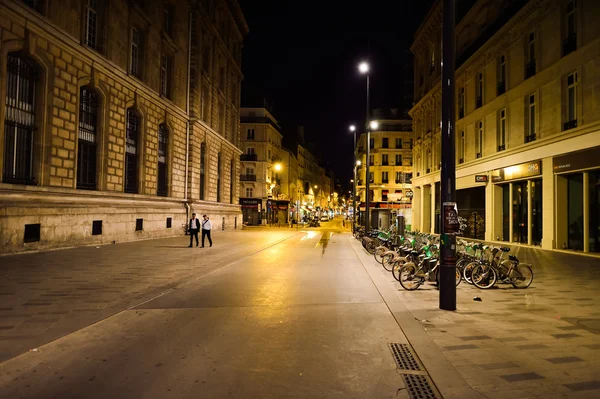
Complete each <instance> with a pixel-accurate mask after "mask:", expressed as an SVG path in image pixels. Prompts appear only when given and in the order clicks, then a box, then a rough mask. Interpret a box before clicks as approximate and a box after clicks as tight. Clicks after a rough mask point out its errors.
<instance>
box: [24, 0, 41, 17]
mask: <svg viewBox="0 0 600 399" xmlns="http://www.w3.org/2000/svg"><path fill="white" fill-rule="evenodd" d="M21 1H22V2H23V3H24V4H25V5H27V6H28V7H30V8H31V9H33V10H35V11H37V12H39V13H40V14H44V11H45V10H44V0H21Z"/></svg>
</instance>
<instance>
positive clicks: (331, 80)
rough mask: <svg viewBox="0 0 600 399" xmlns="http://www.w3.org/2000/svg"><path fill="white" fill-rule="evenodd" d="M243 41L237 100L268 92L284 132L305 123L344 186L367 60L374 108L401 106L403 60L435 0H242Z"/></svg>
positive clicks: (249, 101)
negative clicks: (351, 131)
mask: <svg viewBox="0 0 600 399" xmlns="http://www.w3.org/2000/svg"><path fill="white" fill-rule="evenodd" d="M240 4H241V6H242V10H243V12H244V15H245V17H246V20H247V22H248V25H249V28H250V33H249V34H248V36H247V37H246V38H245V40H244V53H243V59H242V70H243V72H244V82H243V86H242V106H253V105H257V104H256V99H257V98H266V99H267V100H268V101H269V102H270V103H271V104H272V106H273V109H272V111H273V116H274V117H275V118H276V119H277V120H278V121H279V123H280V125H281V126H282V129H283V134H284V136H286V135H287V136H289V135H290V134H292V135H293V134H294V132H295V129H296V126H298V125H303V126H304V130H305V136H306V139H307V141H309V142H314V143H315V144H316V146H317V148H318V149H319V152H320V157H321V159H322V164H323V166H325V167H327V168H330V169H332V170H333V171H334V172H335V174H336V176H337V177H339V178H340V181H341V182H342V183H343V184H345V185H348V184H349V179H350V175H351V170H352V136H351V135H350V134H349V133H348V126H349V125H350V124H351V123H356V124H357V125H359V124H364V118H365V109H366V104H365V98H366V79H365V77H364V76H362V75H360V74H359V73H358V71H357V65H358V63H359V61H361V60H369V62H370V64H371V70H372V73H371V78H370V79H371V108H372V109H373V108H400V107H401V103H402V83H403V64H404V62H406V61H407V57H406V53H407V52H408V51H409V48H410V45H411V43H412V39H413V37H414V32H415V30H416V28H417V27H418V25H419V24H420V22H421V21H422V19H423V17H424V16H425V14H426V13H427V11H428V9H429V7H430V6H431V4H432V0H395V1H394V0H386V1H384V0H371V1H364V2H348V1H338V0H321V1H293V0H240Z"/></svg>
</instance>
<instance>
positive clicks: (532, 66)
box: [525, 60, 535, 79]
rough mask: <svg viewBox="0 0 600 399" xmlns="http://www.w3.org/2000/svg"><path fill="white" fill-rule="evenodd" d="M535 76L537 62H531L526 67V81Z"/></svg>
mask: <svg viewBox="0 0 600 399" xmlns="http://www.w3.org/2000/svg"><path fill="white" fill-rule="evenodd" d="M533 75H535V60H531V61H529V62H528V63H527V65H525V79H529V78H530V77H532V76H533Z"/></svg>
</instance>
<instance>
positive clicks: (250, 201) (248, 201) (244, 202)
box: [240, 198, 261, 208]
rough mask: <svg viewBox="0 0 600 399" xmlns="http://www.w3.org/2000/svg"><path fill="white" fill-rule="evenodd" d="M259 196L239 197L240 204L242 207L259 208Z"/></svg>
mask: <svg viewBox="0 0 600 399" xmlns="http://www.w3.org/2000/svg"><path fill="white" fill-rule="evenodd" d="M260 204H261V200H260V198H240V205H241V206H242V208H257V207H259V208H260Z"/></svg>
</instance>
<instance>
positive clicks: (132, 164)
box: [125, 108, 141, 194]
mask: <svg viewBox="0 0 600 399" xmlns="http://www.w3.org/2000/svg"><path fill="white" fill-rule="evenodd" d="M140 122H141V120H140V116H139V115H138V113H137V112H136V111H135V109H133V108H128V109H127V131H126V141H125V192H126V193H133V194H135V193H137V192H138V152H139V151H138V141H139V136H140Z"/></svg>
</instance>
